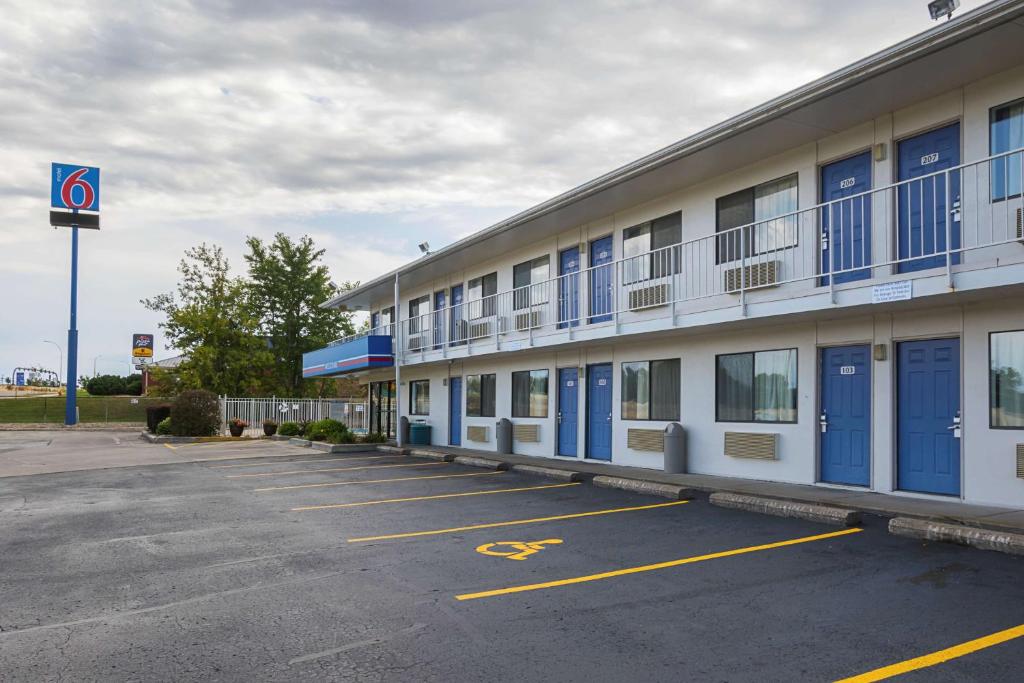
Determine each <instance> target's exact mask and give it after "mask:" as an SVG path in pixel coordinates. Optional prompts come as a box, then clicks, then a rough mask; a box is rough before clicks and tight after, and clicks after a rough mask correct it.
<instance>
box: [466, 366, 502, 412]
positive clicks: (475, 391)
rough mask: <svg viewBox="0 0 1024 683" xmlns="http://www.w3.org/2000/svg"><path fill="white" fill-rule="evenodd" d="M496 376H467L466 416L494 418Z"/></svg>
mask: <svg viewBox="0 0 1024 683" xmlns="http://www.w3.org/2000/svg"><path fill="white" fill-rule="evenodd" d="M496 384H497V382H496V376H495V375H493V374H492V375H467V376H466V415H467V416H469V417H494V399H495V391H494V390H495V386H496Z"/></svg>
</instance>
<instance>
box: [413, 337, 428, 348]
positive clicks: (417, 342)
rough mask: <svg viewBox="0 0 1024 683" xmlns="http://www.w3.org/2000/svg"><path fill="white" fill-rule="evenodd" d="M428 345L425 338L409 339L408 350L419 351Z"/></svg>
mask: <svg viewBox="0 0 1024 683" xmlns="http://www.w3.org/2000/svg"><path fill="white" fill-rule="evenodd" d="M429 343H430V341H429V340H428V339H427V338H426V337H409V350H410V351H419V350H420V349H422V348H423V347H424V346H427V345H428V344H429Z"/></svg>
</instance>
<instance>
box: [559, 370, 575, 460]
mask: <svg viewBox="0 0 1024 683" xmlns="http://www.w3.org/2000/svg"><path fill="white" fill-rule="evenodd" d="M578 375H579V373H578V371H577V370H576V368H561V369H559V371H558V454H559V455H567V456H569V457H573V458H575V457H576V434H577V433H578V429H579V424H578V415H579V377H578Z"/></svg>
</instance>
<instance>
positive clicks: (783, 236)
mask: <svg viewBox="0 0 1024 683" xmlns="http://www.w3.org/2000/svg"><path fill="white" fill-rule="evenodd" d="M797 180H798V176H797V174H796V173H794V174H793V175H790V176H786V177H785V178H779V179H778V180H773V181H771V182H767V183H762V184H760V185H757V186H755V187H748V188H747V189H745V190H740V191H739V192H733V193H732V194H730V195H726V196H725V197H719V198H718V199H717V200H716V201H715V231H716V232H720V233H725V234H723V235H721V236H720V237H719V238H718V243H717V245H716V248H715V262H716V263H729V262H730V261H737V260H739V259H741V258H743V257H744V256H755V255H757V254H764V253H768V252H773V251H777V250H779V249H786V248H788V247H795V246H796V244H797V217H796V216H795V215H794V216H787V215H785V214H788V213H792V212H794V211H796V210H797V208H798V207H799V201H798V194H797ZM780 216H781V217H780ZM742 226H750V227H747V228H745V229H739V230H737V229H736V228H741V227H742Z"/></svg>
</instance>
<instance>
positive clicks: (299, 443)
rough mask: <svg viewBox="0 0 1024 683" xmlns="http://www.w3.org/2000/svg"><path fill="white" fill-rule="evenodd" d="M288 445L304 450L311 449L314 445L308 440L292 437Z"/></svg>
mask: <svg viewBox="0 0 1024 683" xmlns="http://www.w3.org/2000/svg"><path fill="white" fill-rule="evenodd" d="M288 445H290V446H301V447H303V448H309V447H310V446H312V445H313V442H312V441H310V440H308V439H298V438H295V437H292V438H291V439H288Z"/></svg>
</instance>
